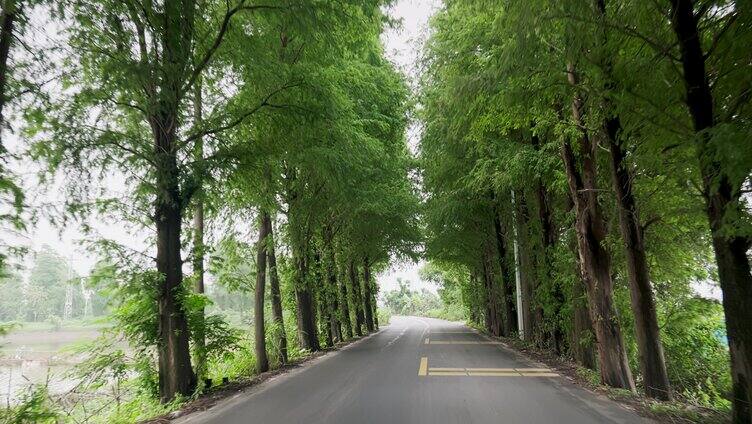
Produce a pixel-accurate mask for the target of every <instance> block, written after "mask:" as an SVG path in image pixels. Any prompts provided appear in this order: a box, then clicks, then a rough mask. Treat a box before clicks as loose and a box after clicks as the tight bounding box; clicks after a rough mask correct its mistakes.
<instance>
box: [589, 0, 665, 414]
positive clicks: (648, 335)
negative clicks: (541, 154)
mask: <svg viewBox="0 0 752 424" xmlns="http://www.w3.org/2000/svg"><path fill="white" fill-rule="evenodd" d="M595 5H596V11H597V14H598V18H599V19H600V21H601V31H600V40H599V41H600V42H601V44H602V45H603V46H605V45H606V44H607V41H608V28H607V25H606V19H607V17H606V2H605V0H597V1H596V2H595ZM600 57H601V58H602V59H601V61H600V65H601V69H602V70H603V74H604V77H605V83H604V86H603V89H604V93H605V95H604V96H603V99H602V107H603V113H604V120H603V133H604V134H605V135H606V137H607V139H608V140H607V142H608V146H609V150H610V161H609V163H610V168H611V185H612V188H613V189H614V193H615V195H616V207H617V209H618V215H619V228H620V231H621V239H622V242H623V243H624V253H625V258H626V262H627V276H628V279H629V293H630V299H631V305H632V310H633V311H634V319H635V335H636V338H637V350H638V352H639V360H640V369H641V371H642V378H643V383H644V386H645V394H646V395H647V396H648V397H652V398H656V399H662V400H669V399H671V386H670V385H669V381H668V373H667V371H666V361H665V359H664V357H663V344H662V343H661V335H660V332H659V331H658V315H657V313H656V310H655V301H654V299H653V292H652V289H651V287H650V271H649V268H648V263H647V258H646V256H645V243H644V241H643V234H642V228H641V226H640V221H639V217H638V215H637V204H636V201H635V198H634V194H633V192H632V178H631V177H632V176H631V175H630V172H629V170H628V169H627V164H626V163H625V158H624V151H623V149H622V140H621V136H622V134H621V133H622V128H621V121H620V119H619V116H618V115H616V114H615V113H614V108H613V105H612V103H611V99H610V93H611V92H612V91H613V90H614V83H613V80H612V79H611V74H612V68H613V66H612V63H611V60H610V58H609V57H608V56H607V55H606V52H602V54H601V55H600Z"/></svg>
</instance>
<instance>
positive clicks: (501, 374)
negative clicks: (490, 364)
mask: <svg viewBox="0 0 752 424" xmlns="http://www.w3.org/2000/svg"><path fill="white" fill-rule="evenodd" d="M467 375H469V376H470V377H521V376H522V375H521V374H520V373H517V372H477V371H476V372H474V371H468V373H467Z"/></svg>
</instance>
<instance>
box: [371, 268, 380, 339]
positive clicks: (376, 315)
mask: <svg viewBox="0 0 752 424" xmlns="http://www.w3.org/2000/svg"><path fill="white" fill-rule="evenodd" d="M378 290H379V288H378V287H377V286H376V281H375V280H374V281H373V283H372V285H371V307H372V308H373V326H374V328H375V329H376V331H378V329H379V306H378V304H377V301H376V298H377V296H376V293H377V292H378Z"/></svg>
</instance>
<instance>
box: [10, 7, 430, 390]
mask: <svg viewBox="0 0 752 424" xmlns="http://www.w3.org/2000/svg"><path fill="white" fill-rule="evenodd" d="M384 5H385V2H384V1H382V0H357V1H347V2H336V3H335V2H320V1H311V0H289V1H280V2H268V3H267V2H262V3H259V2H252V1H248V0H233V1H229V2H227V1H216V0H163V1H148V0H126V1H121V0H112V1H109V0H108V1H97V2H90V1H72V2H71V1H66V2H57V1H47V2H35V1H30V0H28V1H25V0H18V1H6V2H4V3H3V10H2V12H3V16H4V18H5V19H6V20H8V19H10V20H11V22H16V23H18V22H23V23H24V25H23V26H18V25H16V26H13V25H12V24H7V23H5V24H3V25H4V26H3V29H2V33H3V34H5V32H6V30H7V31H10V33H11V34H12V35H11V39H10V41H9V43H10V44H11V50H10V51H11V54H10V55H9V56H8V57H7V58H3V60H6V59H7V61H6V62H3V64H4V65H5V63H8V64H12V63H21V61H22V58H24V59H25V58H27V57H28V56H27V54H28V53H29V50H30V49H34V48H37V50H34V51H32V52H31V53H32V58H33V59H36V60H32V61H31V62H30V63H27V64H26V65H25V67H23V68H20V67H19V68H18V69H17V71H18V72H16V73H14V72H11V70H14V69H13V67H12V66H7V67H6V66H4V67H3V68H2V70H1V71H2V72H1V74H2V76H3V77H6V78H17V79H18V80H21V79H25V80H26V81H29V82H30V84H26V86H27V87H30V88H29V89H28V90H27V91H26V92H24V93H22V92H21V91H19V92H18V93H16V94H17V96H15V97H14V96H5V97H4V98H11V99H13V100H15V102H14V105H15V106H16V109H15V111H16V112H17V117H18V118H19V120H20V119H23V123H19V124H18V125H17V126H16V129H22V130H23V132H22V133H21V134H22V135H23V139H24V140H25V141H27V142H28V146H29V149H28V150H24V151H23V153H20V154H19V155H21V158H22V160H24V161H27V160H37V161H39V162H40V163H43V164H45V165H46V167H45V171H44V176H45V177H46V178H47V180H48V181H64V182H65V184H64V187H65V190H66V191H65V196H66V197H65V205H64V206H65V207H64V208H63V209H64V212H63V216H64V217H65V218H66V219H80V220H82V221H83V222H85V223H86V226H85V228H93V231H92V233H93V234H96V233H95V231H94V230H96V229H97V224H96V223H93V224H92V218H94V220H100V221H104V222H108V223H112V224H115V225H118V226H124V227H125V228H126V229H127V230H128V231H130V232H131V233H132V234H147V238H146V241H145V246H147V248H146V250H145V251H137V252H134V251H133V249H132V248H129V247H127V246H123V245H120V244H118V243H116V242H114V241H112V240H107V239H103V238H101V237H92V240H91V248H93V249H95V250H97V251H98V252H99V253H100V254H101V255H103V257H105V258H106V261H105V263H107V264H108V265H107V266H103V267H100V268H98V269H97V272H96V274H97V275H94V276H92V278H93V279H94V280H97V281H111V282H112V281H114V282H115V283H114V284H111V285H110V288H111V291H110V292H109V295H110V296H111V302H112V303H113V305H114V306H113V307H114V312H113V316H114V319H115V321H116V322H118V323H119V325H120V329H121V330H122V331H123V332H124V333H125V334H126V336H127V338H128V340H129V341H130V342H131V344H132V345H134V347H136V348H137V351H138V353H139V354H146V357H147V358H152V359H151V360H152V362H151V364H154V365H153V366H154V367H155V368H156V371H157V373H158V394H159V397H160V399H161V400H162V401H165V402H166V401H170V400H172V399H174V398H175V397H176V396H180V395H190V394H191V393H192V392H193V391H194V389H196V387H197V386H200V384H199V382H201V381H202V379H203V377H205V375H206V373H207V369H206V367H207V355H209V354H210V353H211V352H209V351H210V350H211V349H216V344H215V343H213V341H212V339H211V338H212V337H213V335H212V334H214V333H215V332H214V330H213V329H212V326H214V325H220V324H218V321H217V320H216V319H215V317H214V316H209V315H207V314H206V313H205V311H206V308H207V306H208V301H207V300H206V296H205V295H204V291H205V289H206V285H205V279H206V278H208V277H207V276H206V273H207V270H206V269H205V268H206V267H205V264H206V263H207V258H208V255H209V254H211V252H212V251H214V250H215V247H217V246H220V247H221V246H225V247H226V246H227V245H228V244H232V243H231V242H233V240H234V242H235V244H238V242H239V243H241V244H242V243H245V244H246V245H247V244H249V243H250V238H253V239H254V242H255V247H254V248H253V249H252V250H253V251H254V253H255V255H256V259H255V263H253V260H252V258H248V257H247V255H245V256H243V255H242V254H241V256H243V257H241V258H240V259H242V260H243V261H245V262H246V263H248V262H249V260H250V262H251V263H253V265H254V267H247V266H246V267H244V266H242V264H240V262H238V261H236V264H235V266H234V268H233V266H231V264H230V265H228V264H227V263H226V264H225V265H227V266H225V267H224V268H223V269H224V271H225V274H224V277H226V278H230V280H232V275H231V274H232V272H233V271H232V270H234V272H242V271H243V270H245V271H246V272H253V271H254V269H255V274H256V275H255V276H256V281H255V284H253V291H254V327H255V343H254V349H255V361H256V368H257V371H258V372H263V371H266V370H267V369H268V367H269V360H268V357H267V348H266V340H267V336H268V335H267V332H268V331H267V326H268V323H270V322H272V323H274V327H275V328H276V329H280V328H281V329H284V328H285V327H284V325H283V323H282V320H283V319H284V318H283V313H282V309H283V307H284V304H287V305H288V306H291V307H292V308H294V312H295V316H296V324H297V336H298V341H297V343H298V345H299V347H301V348H302V349H307V350H311V351H315V350H318V349H320V348H321V345H322V341H323V342H324V343H326V344H329V345H333V344H334V343H335V342H337V341H341V340H345V339H347V338H350V337H352V336H353V335H361V334H364V333H365V332H370V331H373V330H374V329H375V328H376V327H377V325H378V322H377V320H378V317H377V314H376V312H375V311H376V306H375V298H376V293H377V287H376V284H375V279H374V275H375V273H376V272H377V271H379V270H380V269H382V268H383V267H384V266H386V265H387V263H388V262H389V260H390V258H392V257H393V256H395V255H397V256H399V255H411V254H412V252H413V251H414V250H415V246H416V244H417V243H418V242H419V237H418V226H417V223H416V219H417V211H418V198H417V196H416V193H415V192H414V187H413V184H412V182H411V181H410V179H409V177H408V175H409V174H410V169H411V168H412V166H413V164H412V161H411V158H410V156H409V154H408V150H407V147H406V144H405V139H404V137H405V136H404V133H405V126H406V120H407V108H408V102H407V94H408V90H407V87H406V84H405V82H404V81H403V78H402V76H401V75H400V74H399V73H397V72H396V71H395V70H394V69H393V66H392V65H391V64H390V63H389V62H388V61H387V60H386V59H385V56H384V51H383V47H382V46H381V42H380V39H379V36H380V34H381V32H382V29H383V27H384V26H385V25H387V24H389V22H388V19H387V18H386V16H385V15H384V14H383V12H382V9H381V8H382V7H383V6H384ZM39 16H43V17H47V18H49V20H51V21H52V23H51V24H50V23H49V22H47V23H46V24H48V25H49V26H48V28H50V27H52V28H55V32H56V33H59V34H61V35H60V36H53V35H54V34H53V33H52V32H51V31H52V30H47V31H46V32H45V31H44V30H43V29H40V28H39V27H40V26H42V25H44V24H45V22H36V25H37V26H38V27H37V30H38V31H42V32H44V33H45V34H46V35H48V36H49V37H50V41H49V42H48V44H47V45H44V43H41V47H37V44H40V43H38V42H36V41H38V40H35V43H32V42H31V41H30V40H29V38H28V37H25V33H24V32H23V31H21V29H23V28H25V27H27V26H29V25H34V24H35V21H34V19H33V18H32V17H39ZM40 19H41V18H40ZM42 20H43V19H42ZM14 40H21V41H20V42H18V41H14ZM25 41H28V43H25ZM0 47H2V43H0ZM0 53H2V48H0ZM0 58H2V57H0ZM40 58H43V59H40ZM50 63H52V64H53V65H54V66H49V64H50ZM11 86H15V85H11ZM22 94H23V95H22ZM8 122H14V121H12V120H7V121H6V122H5V123H4V125H7V124H8ZM212 228H213V231H212ZM217 234H219V236H217V237H213V236H216V235H217ZM238 237H240V238H241V239H240V240H238ZM243 238H244V239H243ZM131 245H132V243H131ZM216 250H217V254H218V255H219V256H221V257H222V258H224V259H225V261H226V262H230V263H231V262H232V255H231V254H229V253H228V250H227V249H225V250H222V249H216ZM230 251H232V249H230ZM235 251H236V252H237V251H238V250H237V249H235ZM189 265H190V266H189ZM228 266H230V268H228ZM228 270H229V271H228ZM280 274H282V275H280ZM267 280H268V285H269V288H270V296H267V293H266V286H267ZM281 280H284V281H288V282H289V284H290V287H291V288H292V292H293V293H294V299H292V301H291V302H287V303H285V302H282V301H281V290H280V281H281ZM269 301H270V303H271V310H272V317H271V318H268V317H265V314H264V312H265V307H264V305H265V304H266V303H267V302H269ZM220 326H221V325H220ZM274 337H275V338H279V340H278V343H275V344H278V345H280V346H282V348H281V349H280V352H279V354H280V355H281V358H280V362H282V363H284V362H285V361H286V357H285V349H284V346H285V345H286V344H287V339H286V335H285V334H284V330H282V331H277V332H276V334H275V336H274Z"/></svg>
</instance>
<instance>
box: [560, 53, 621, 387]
mask: <svg viewBox="0 0 752 424" xmlns="http://www.w3.org/2000/svg"><path fill="white" fill-rule="evenodd" d="M567 71H568V78H569V83H570V84H571V85H572V86H574V87H576V86H577V79H576V76H575V73H574V66H573V65H572V64H567ZM582 106H583V102H582V99H581V98H580V97H579V95H575V96H574V98H573V101H572V118H573V121H574V123H575V125H577V126H578V127H579V128H580V134H581V139H580V149H581V160H582V169H583V172H582V175H580V172H579V170H578V169H577V165H576V163H575V157H574V153H573V152H572V146H571V144H570V142H569V140H566V141H565V142H564V144H563V145H562V159H563V160H564V168H565V170H566V174H567V182H568V184H569V191H570V194H571V197H572V200H573V201H574V207H575V231H576V233H577V245H578V251H579V256H580V265H581V266H582V275H583V279H584V281H585V282H586V287H587V295H588V305H589V309H590V317H591V320H592V322H593V327H594V329H595V336H596V340H597V341H598V358H599V361H598V362H599V364H600V373H601V380H602V381H603V383H604V384H608V385H609V386H613V387H619V388H625V389H629V390H632V391H634V390H635V385H634V380H633V379H632V372H631V370H630V369H629V362H628V360H627V352H626V349H625V348H624V339H623V337H622V334H621V328H620V326H619V323H618V321H617V314H616V308H615V306H614V301H613V281H612V280H611V255H610V254H609V252H608V251H607V250H606V248H605V247H604V244H605V239H606V235H607V232H606V228H605V223H604V221H603V216H602V213H601V209H600V205H599V204H598V195H597V189H598V188H597V185H596V163H595V152H594V146H593V144H592V143H591V140H590V138H589V137H588V133H587V130H586V129H585V126H584V121H583V118H582Z"/></svg>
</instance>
